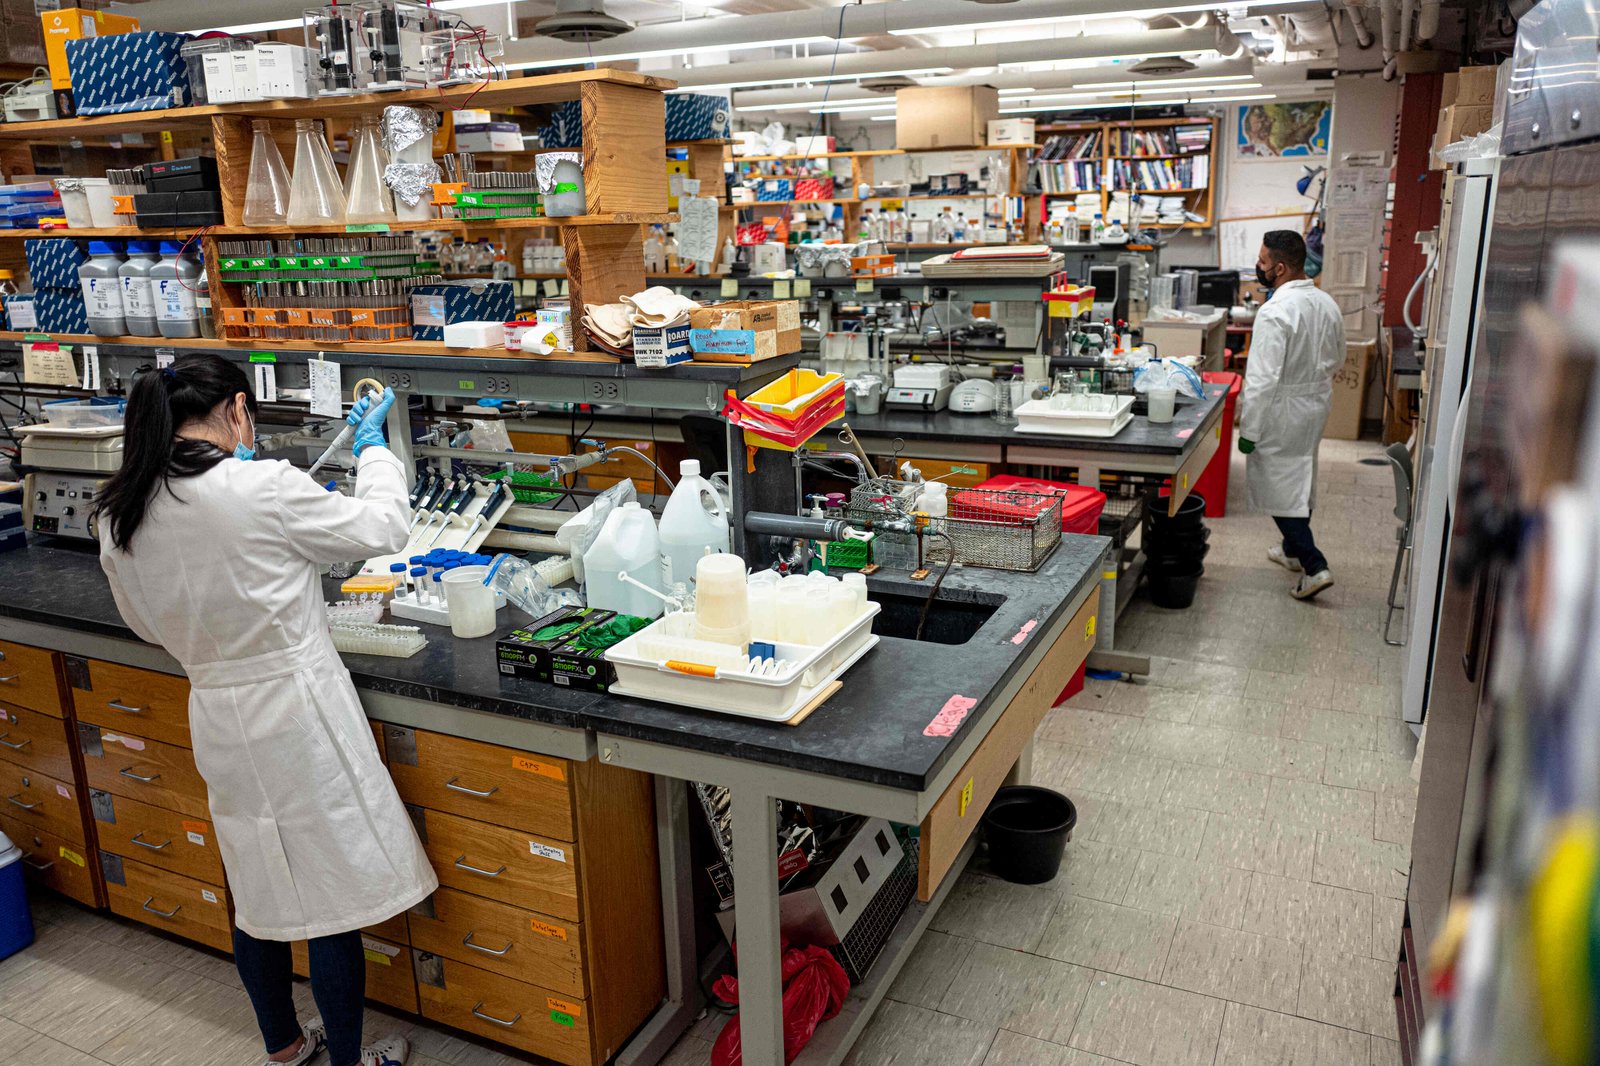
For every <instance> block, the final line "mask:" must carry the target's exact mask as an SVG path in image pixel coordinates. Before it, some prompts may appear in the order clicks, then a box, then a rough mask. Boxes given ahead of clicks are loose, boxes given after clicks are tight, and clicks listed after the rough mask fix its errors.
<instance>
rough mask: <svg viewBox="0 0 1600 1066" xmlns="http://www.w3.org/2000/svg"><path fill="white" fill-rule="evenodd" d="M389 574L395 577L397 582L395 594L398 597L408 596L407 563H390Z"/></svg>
mask: <svg viewBox="0 0 1600 1066" xmlns="http://www.w3.org/2000/svg"><path fill="white" fill-rule="evenodd" d="M389 573H390V574H392V575H394V579H395V582H396V584H395V589H394V594H395V595H396V596H404V595H405V594H406V589H407V585H406V564H405V563H390V564H389Z"/></svg>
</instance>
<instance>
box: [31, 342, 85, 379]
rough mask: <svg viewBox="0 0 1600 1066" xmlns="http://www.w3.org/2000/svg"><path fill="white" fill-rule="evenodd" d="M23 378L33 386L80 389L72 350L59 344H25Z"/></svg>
mask: <svg viewBox="0 0 1600 1066" xmlns="http://www.w3.org/2000/svg"><path fill="white" fill-rule="evenodd" d="M22 377H23V380H24V381H27V382H28V383H30V384H33V385H65V386H66V387H67V388H69V389H75V388H77V387H78V380H79V379H78V368H77V365H76V364H74V363H73V361H72V349H71V348H63V347H61V346H60V345H59V344H24V345H23V346H22Z"/></svg>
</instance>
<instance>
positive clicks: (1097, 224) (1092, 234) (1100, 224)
mask: <svg viewBox="0 0 1600 1066" xmlns="http://www.w3.org/2000/svg"><path fill="white" fill-rule="evenodd" d="M1105 232H1106V223H1105V219H1104V218H1102V217H1101V215H1100V212H1098V211H1096V212H1095V213H1094V224H1093V225H1091V226H1090V227H1089V240H1090V241H1092V242H1094V243H1095V244H1099V243H1100V238H1101V237H1103V236H1105Z"/></svg>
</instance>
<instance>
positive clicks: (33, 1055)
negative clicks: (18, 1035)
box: [0, 1030, 104, 1066]
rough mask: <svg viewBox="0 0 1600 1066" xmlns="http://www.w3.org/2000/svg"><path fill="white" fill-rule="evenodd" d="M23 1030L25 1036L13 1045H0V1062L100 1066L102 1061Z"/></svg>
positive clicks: (26, 1065) (22, 1065) (18, 1065)
mask: <svg viewBox="0 0 1600 1066" xmlns="http://www.w3.org/2000/svg"><path fill="white" fill-rule="evenodd" d="M24 1032H25V1033H26V1034H27V1036H26V1037H25V1038H24V1039H23V1040H22V1041H21V1043H19V1044H18V1045H16V1046H15V1047H10V1046H0V1063H11V1064H14V1066H102V1063H103V1061H104V1060H102V1059H97V1058H95V1057H94V1056H93V1055H90V1054H88V1053H87V1052H83V1051H79V1050H78V1049H77V1048H75V1047H72V1046H71V1045H68V1044H63V1043H62V1042H61V1041H59V1040H52V1039H51V1038H50V1037H48V1036H44V1035H42V1034H39V1033H35V1032H33V1031H32V1030H24Z"/></svg>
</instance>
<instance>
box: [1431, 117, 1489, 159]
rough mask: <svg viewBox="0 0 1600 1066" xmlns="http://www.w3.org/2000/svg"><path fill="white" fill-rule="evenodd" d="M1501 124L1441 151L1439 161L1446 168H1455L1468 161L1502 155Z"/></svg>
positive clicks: (1456, 142) (1465, 138)
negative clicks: (1458, 164)
mask: <svg viewBox="0 0 1600 1066" xmlns="http://www.w3.org/2000/svg"><path fill="white" fill-rule="evenodd" d="M1500 129H1501V125H1500V123H1498V122H1497V123H1495V124H1494V125H1493V126H1490V127H1489V128H1488V129H1486V130H1484V131H1483V132H1482V133H1479V134H1475V135H1473V136H1471V137H1463V138H1462V139H1461V140H1459V141H1454V142H1452V143H1450V144H1447V145H1445V146H1444V147H1443V148H1441V149H1439V159H1440V161H1441V162H1443V163H1444V164H1445V165H1446V166H1452V167H1453V166H1455V165H1456V164H1457V163H1464V162H1466V161H1467V160H1468V159H1493V158H1494V157H1495V156H1497V155H1499V154H1500Z"/></svg>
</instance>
